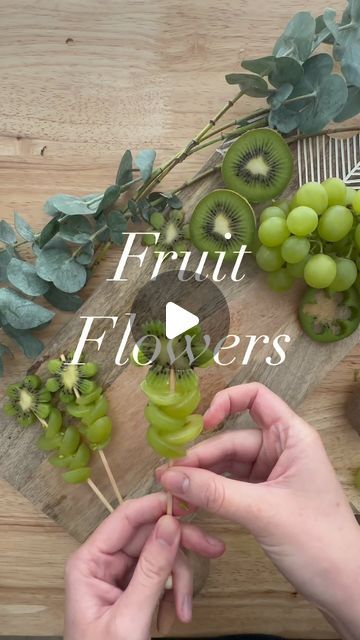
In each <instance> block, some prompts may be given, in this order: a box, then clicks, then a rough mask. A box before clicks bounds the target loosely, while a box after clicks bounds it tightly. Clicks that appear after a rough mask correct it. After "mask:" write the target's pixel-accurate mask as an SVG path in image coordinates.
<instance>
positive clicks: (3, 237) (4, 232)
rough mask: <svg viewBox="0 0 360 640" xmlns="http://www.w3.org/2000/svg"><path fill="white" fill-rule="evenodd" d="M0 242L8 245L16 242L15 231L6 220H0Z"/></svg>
mask: <svg viewBox="0 0 360 640" xmlns="http://www.w3.org/2000/svg"><path fill="white" fill-rule="evenodd" d="M0 242H4V244H10V245H11V244H15V243H16V234H15V231H14V229H13V228H12V226H11V225H10V224H9V223H8V222H6V220H0Z"/></svg>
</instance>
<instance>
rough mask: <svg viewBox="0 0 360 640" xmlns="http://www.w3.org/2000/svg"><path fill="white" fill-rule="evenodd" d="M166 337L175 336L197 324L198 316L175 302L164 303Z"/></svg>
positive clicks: (170, 338) (169, 338) (171, 337)
mask: <svg viewBox="0 0 360 640" xmlns="http://www.w3.org/2000/svg"><path fill="white" fill-rule="evenodd" d="M165 318H166V320H165V322H166V337H167V338H168V340H172V339H173V338H176V337H177V336H179V335H180V334H182V333H184V331H188V329H191V328H192V327H195V326H196V325H197V324H199V318H198V316H196V315H195V314H193V313H190V311H187V310H186V309H184V308H183V307H180V306H179V305H178V304H175V302H168V303H167V305H166V316H165Z"/></svg>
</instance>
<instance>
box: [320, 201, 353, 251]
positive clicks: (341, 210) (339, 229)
mask: <svg viewBox="0 0 360 640" xmlns="http://www.w3.org/2000/svg"><path fill="white" fill-rule="evenodd" d="M352 226H353V215H352V213H351V211H350V210H349V209H347V208H346V207H343V206H341V205H335V206H333V207H330V208H329V209H327V210H326V211H325V213H323V215H322V216H321V218H320V222H319V228H318V232H319V236H320V237H321V238H323V240H326V241H327V242H338V241H339V240H342V238H345V236H346V235H347V234H348V233H349V231H350V229H351V228H352Z"/></svg>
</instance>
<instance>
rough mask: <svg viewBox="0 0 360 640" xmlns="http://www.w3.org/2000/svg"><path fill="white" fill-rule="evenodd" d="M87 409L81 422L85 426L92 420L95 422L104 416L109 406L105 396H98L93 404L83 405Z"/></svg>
mask: <svg viewBox="0 0 360 640" xmlns="http://www.w3.org/2000/svg"><path fill="white" fill-rule="evenodd" d="M85 406H86V408H87V409H88V412H87V414H85V415H83V416H82V422H83V423H84V424H86V425H87V426H90V424H91V423H92V422H95V420H97V419H98V418H102V417H103V416H106V414H107V410H108V408H109V403H108V401H107V400H106V398H105V396H100V398H99V399H98V400H97V402H96V403H95V404H94V405H85Z"/></svg>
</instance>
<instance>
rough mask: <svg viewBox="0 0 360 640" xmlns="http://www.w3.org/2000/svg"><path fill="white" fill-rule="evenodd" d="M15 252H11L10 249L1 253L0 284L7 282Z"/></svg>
mask: <svg viewBox="0 0 360 640" xmlns="http://www.w3.org/2000/svg"><path fill="white" fill-rule="evenodd" d="M13 255H14V252H13V251H9V250H8V249H3V250H2V251H0V282H3V281H4V280H7V275H6V272H7V266H8V264H9V262H10V260H11V258H12V257H13Z"/></svg>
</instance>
